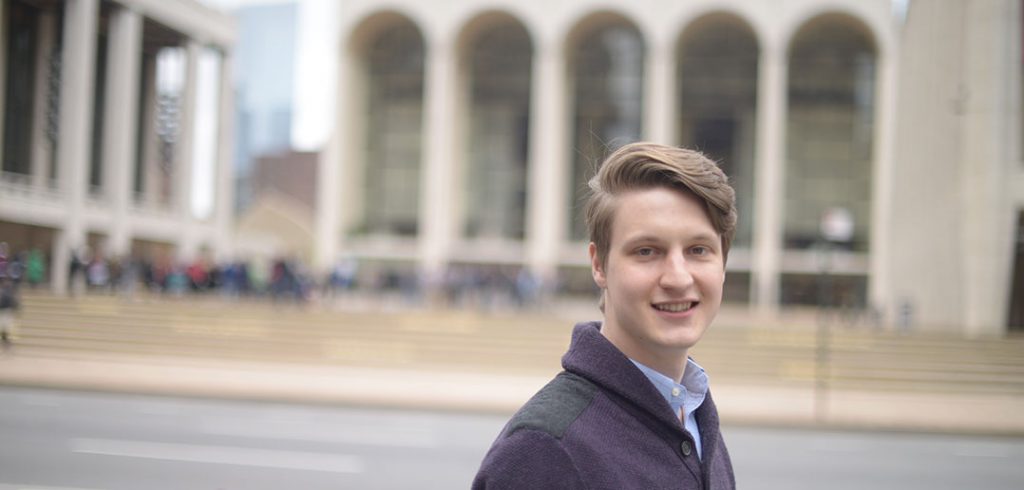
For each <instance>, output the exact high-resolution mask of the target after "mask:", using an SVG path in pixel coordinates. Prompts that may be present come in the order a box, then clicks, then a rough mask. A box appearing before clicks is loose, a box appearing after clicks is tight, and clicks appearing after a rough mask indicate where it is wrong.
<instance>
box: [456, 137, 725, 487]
mask: <svg viewBox="0 0 1024 490" xmlns="http://www.w3.org/2000/svg"><path fill="white" fill-rule="evenodd" d="M590 189H591V194H590V197H589V199H588V201H587V204H586V213H585V215H586V222H587V230H588V232H589V235H590V247H589V254H590V263H591V273H592V276H593V278H594V282H595V283H597V285H598V286H599V287H600V288H601V290H602V293H601V300H600V302H599V307H600V310H601V312H602V313H603V314H604V321H603V322H589V323H580V324H578V325H576V328H575V329H574V330H573V334H572V342H571V344H570V346H569V351H568V353H566V354H565V356H564V357H563V358H562V366H563V368H564V371H562V372H561V373H559V374H558V375H557V376H555V378H554V380H552V381H551V382H550V383H548V384H547V386H545V387H544V388H542V389H541V390H540V392H538V393H537V395H535V396H534V397H533V398H532V399H530V400H529V401H528V402H527V403H526V405H525V406H523V408H521V409H520V410H519V412H518V413H517V414H516V415H514V416H513V417H512V420H511V421H510V422H509V423H508V424H507V425H506V426H505V428H504V429H503V430H502V432H501V434H500V435H499V436H498V439H497V440H496V441H495V442H494V445H493V446H492V447H491V449H490V451H489V452H488V453H487V456H486V457H485V459H484V461H483V463H482V464H481V467H480V470H479V472H478V473H477V476H476V478H475V480H474V482H473V488H474V489H497V488H501V489H512V488H517V489H518V488H522V489H533V488H544V489H548V488H558V489H583V488H630V489H632V488H637V489H640V488H642V489H648V488H676V489H707V488H715V489H734V488H735V487H736V482H735V478H734V476H733V471H732V463H731V462H730V459H729V453H728V451H726V448H725V441H724V439H723V438H722V435H721V433H720V432H719V426H718V413H717V410H716V408H715V404H714V402H713V401H712V400H711V393H710V392H709V391H708V378H707V376H706V374H705V373H704V370H703V369H702V368H701V367H700V366H699V365H698V364H697V363H696V362H694V361H693V360H692V359H690V358H689V357H688V352H689V350H690V349H691V348H692V347H693V346H694V345H695V344H696V343H697V341H699V340H700V338H701V336H703V334H704V332H705V331H706V330H707V328H708V327H709V326H710V324H711V322H712V320H713V319H714V317H715V315H716V314H717V313H718V308H719V305H720V303H721V299H722V286H723V283H724V282H725V262H726V257H727V256H728V252H729V245H730V244H731V242H732V237H733V234H734V233H735V226H736V206H735V193H734V191H733V189H732V188H731V187H730V186H729V184H728V183H727V179H726V176H725V174H724V173H723V172H722V170H721V169H719V168H718V167H717V166H716V165H715V163H714V162H712V161H711V160H709V159H708V158H706V157H705V156H704V155H702V154H700V153H698V152H694V151H689V150H683V149H679V148H672V147H667V146H662V145H655V144H651V143H633V144H629V145H626V146H623V147H622V148H620V149H619V150H617V151H616V152H614V153H613V154H612V155H611V156H609V157H608V159H607V160H606V161H605V163H604V164H603V165H602V166H601V167H600V168H599V169H598V173H597V175H596V176H595V177H594V178H593V179H592V180H591V181H590Z"/></svg>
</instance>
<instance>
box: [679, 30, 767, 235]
mask: <svg viewBox="0 0 1024 490" xmlns="http://www.w3.org/2000/svg"><path fill="white" fill-rule="evenodd" d="M759 52H760V49H759V46H758V41H757V37H756V35H755V34H754V31H753V29H751V27H750V25H748V24H747V23H746V22H745V21H744V20H742V19H740V18H739V17H737V16H735V15H733V14H728V13H710V14H706V15H704V16H701V17H700V18H698V19H696V20H695V21H694V22H693V23H691V24H690V25H689V26H688V27H687V28H686V30H685V31H683V33H682V34H681V35H680V37H679V42H678V45H677V47H676V68H677V76H676V80H677V84H678V85H677V87H676V90H677V92H676V93H677V94H678V101H679V108H678V112H677V118H678V119H677V124H676V127H677V130H678V133H677V135H676V137H677V140H676V141H678V142H679V144H680V145H682V146H685V147H688V148H695V149H698V150H700V151H702V152H704V153H705V154H707V155H708V156H709V157H710V158H712V159H713V160H715V161H717V162H718V164H719V165H720V166H721V167H722V170H723V171H725V173H726V174H727V175H728V176H729V181H730V183H731V184H732V186H733V187H734V188H735V189H736V207H737V208H738V210H739V213H740V217H741V219H740V221H739V224H738V227H737V230H736V237H735V240H734V241H733V245H734V246H736V247H749V246H750V243H751V234H752V230H753V228H752V224H751V223H752V220H751V217H752V216H753V202H754V196H753V194H754V190H753V189H754V141H755V139H756V138H755V136H756V108H757V61H758V56H759Z"/></svg>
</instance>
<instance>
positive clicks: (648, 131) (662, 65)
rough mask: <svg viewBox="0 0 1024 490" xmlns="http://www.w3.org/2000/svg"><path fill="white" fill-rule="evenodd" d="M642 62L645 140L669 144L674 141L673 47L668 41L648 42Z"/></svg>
mask: <svg viewBox="0 0 1024 490" xmlns="http://www.w3.org/2000/svg"><path fill="white" fill-rule="evenodd" d="M645 61H646V62H645V63H644V81H645V82H646V84H647V86H646V88H645V90H644V128H643V134H644V138H645V139H647V140H650V141H654V142H657V143H662V144H668V145H672V144H675V142H676V135H675V131H674V127H673V126H674V120H673V115H674V114H675V113H676V109H677V103H676V97H675V90H674V89H673V87H675V77H676V72H675V70H674V69H673V67H674V63H673V62H672V61H673V60H672V46H671V45H670V43H668V42H664V41H658V42H657V44H655V43H654V42H652V43H651V46H650V47H649V48H648V49H647V59H646V60H645Z"/></svg>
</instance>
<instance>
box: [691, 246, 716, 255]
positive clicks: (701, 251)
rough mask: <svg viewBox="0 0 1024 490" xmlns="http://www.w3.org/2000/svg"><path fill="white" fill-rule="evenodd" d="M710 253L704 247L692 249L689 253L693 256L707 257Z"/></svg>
mask: <svg viewBox="0 0 1024 490" xmlns="http://www.w3.org/2000/svg"><path fill="white" fill-rule="evenodd" d="M710 252H711V251H710V250H708V248H707V247H705V246H698V247H693V248H691V249H690V253H691V254H693V255H707V254H708V253H710Z"/></svg>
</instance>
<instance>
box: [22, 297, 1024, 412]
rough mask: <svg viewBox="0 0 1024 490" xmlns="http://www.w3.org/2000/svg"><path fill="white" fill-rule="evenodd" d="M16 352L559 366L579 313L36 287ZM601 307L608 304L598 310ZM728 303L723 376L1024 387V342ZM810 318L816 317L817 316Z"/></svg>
mask: <svg viewBox="0 0 1024 490" xmlns="http://www.w3.org/2000/svg"><path fill="white" fill-rule="evenodd" d="M22 303H23V308H22V311H21V313H20V316H19V319H18V324H19V329H20V331H19V338H18V339H17V344H16V348H17V349H22V351H23V352H25V353H26V354H27V355H48V356H81V355H92V356H105V355H119V354H130V355H135V356H139V355H142V356H146V355H152V356H154V357H161V358H180V359H182V360H188V359H218V360H241V361H257V362H265V363H296V364H314V365H342V366H357V367H386V368H408V369H417V370H443V371H460V372H478V373H496V374H499V373H500V374H523V375H546V374H550V373H553V372H555V371H556V370H557V369H558V368H559V360H560V357H561V355H562V354H563V353H564V351H565V348H566V346H567V345H568V342H569V336H570V332H571V328H572V322H571V321H570V320H569V319H568V318H569V317H570V316H573V317H575V318H580V316H579V312H578V311H577V312H575V313H572V314H571V315H570V314H568V313H567V311H564V310H565V309H563V308H550V309H548V311H547V312H521V311H515V310H511V309H507V310H502V311H491V312H482V311H465V310H455V309H426V308H411V307H403V306H400V305H399V306H395V305H394V304H390V303H384V302H381V303H379V304H375V303H373V302H366V301H363V302H359V303H358V304H354V303H351V302H345V301H342V302H341V303H334V302H326V301H321V302H318V303H316V304H303V305H300V304H295V303H293V302H286V301H282V302H272V301H270V300H250V299H234V300H232V299H226V298H222V297H219V296H210V297H202V296H198V297H197V296H184V297H166V296H160V295H149V294H141V295H137V296H135V297H133V298H131V299H129V298H124V297H120V296H113V295H104V294H89V295H85V296H81V297H77V298H65V297H57V296H53V295H50V294H48V293H41V292H31V291H26V292H25V293H24V294H23V297H22ZM594 313H596V311H594ZM744 318H745V317H744V315H730V314H729V312H728V309H726V311H723V313H722V314H721V315H720V318H719V321H718V322H717V323H716V325H715V326H714V327H713V328H712V329H711V330H710V331H709V332H708V334H707V335H706V336H705V338H704V339H703V340H702V341H701V343H700V345H699V346H698V347H697V348H695V349H694V351H693V352H692V355H693V356H694V357H695V358H696V359H697V360H698V361H699V362H700V363H701V364H702V365H704V366H705V367H706V368H707V369H708V371H709V372H710V373H712V376H713V377H714V378H715V380H716V381H715V382H716V383H718V382H723V381H725V382H730V381H731V382H742V383H753V384H758V385H761V384H799V385H811V384H814V383H822V384H824V385H827V386H829V387H832V388H838V389H844V388H845V389H865V390H876V391H877V390H884V391H926V392H940V393H941V392H949V391H955V392H960V393H964V392H967V393H988V394H1010V395H1014V396H1024V337H1007V338H992V339H966V338H963V337H960V336H954V335H939V334H924V333H904V334H898V333H895V332H892V331H891V330H887V329H866V328H850V327H843V326H838V325H836V326H830V327H829V328H828V330H827V331H826V330H824V329H822V328H821V327H820V326H818V325H815V324H814V323H813V322H808V321H800V320H793V321H792V322H791V323H786V322H785V321H783V322H774V323H768V324H765V323H758V325H759V326H757V327H753V326H750V325H751V324H753V323H754V322H753V321H749V320H745V319H744ZM805 320H806V319H805Z"/></svg>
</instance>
